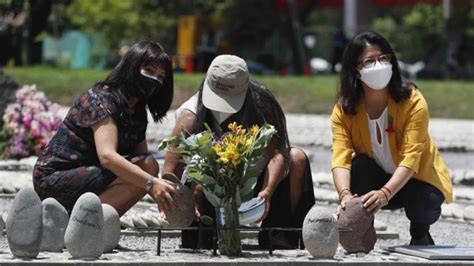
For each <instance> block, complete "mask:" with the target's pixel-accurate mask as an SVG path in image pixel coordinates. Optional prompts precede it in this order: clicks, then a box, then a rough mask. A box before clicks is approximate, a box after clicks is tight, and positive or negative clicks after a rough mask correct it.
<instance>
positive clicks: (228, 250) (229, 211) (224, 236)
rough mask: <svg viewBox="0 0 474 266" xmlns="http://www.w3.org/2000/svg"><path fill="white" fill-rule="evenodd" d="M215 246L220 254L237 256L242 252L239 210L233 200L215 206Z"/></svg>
mask: <svg viewBox="0 0 474 266" xmlns="http://www.w3.org/2000/svg"><path fill="white" fill-rule="evenodd" d="M216 221H217V239H218V241H217V246H218V247H219V253H220V254H221V255H228V256H237V255H239V254H240V253H241V252H242V244H241V242H240V231H239V230H237V229H239V226H240V224H239V212H238V208H237V204H236V202H235V201H231V202H229V203H227V204H225V205H222V206H218V207H216Z"/></svg>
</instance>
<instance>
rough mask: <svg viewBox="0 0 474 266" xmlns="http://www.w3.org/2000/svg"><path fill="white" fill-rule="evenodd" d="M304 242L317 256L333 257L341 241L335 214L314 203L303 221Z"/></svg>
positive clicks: (312, 253)
mask: <svg viewBox="0 0 474 266" xmlns="http://www.w3.org/2000/svg"><path fill="white" fill-rule="evenodd" d="M303 242H304V245H305V247H306V249H307V250H308V251H309V253H310V254H311V255H313V257H315V258H333V257H334V255H335V254H336V250H337V245H338V242H339V232H338V230H337V226H336V222H335V219H334V217H333V214H332V213H331V212H330V211H328V210H327V209H326V208H321V207H318V206H317V205H314V206H313V208H311V210H310V211H309V212H308V214H306V217H305V218H304V222H303Z"/></svg>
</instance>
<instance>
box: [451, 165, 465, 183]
mask: <svg viewBox="0 0 474 266" xmlns="http://www.w3.org/2000/svg"><path fill="white" fill-rule="evenodd" d="M465 174H466V170H464V169H456V170H454V171H452V172H451V178H452V180H451V181H452V183H453V185H458V184H459V183H461V181H462V180H463V179H464V175H465Z"/></svg>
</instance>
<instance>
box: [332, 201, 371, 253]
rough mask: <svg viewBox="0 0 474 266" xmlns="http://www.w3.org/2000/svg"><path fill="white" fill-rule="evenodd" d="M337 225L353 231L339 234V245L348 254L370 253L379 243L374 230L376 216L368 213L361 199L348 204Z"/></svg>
mask: <svg viewBox="0 0 474 266" xmlns="http://www.w3.org/2000/svg"><path fill="white" fill-rule="evenodd" d="M337 225H338V226H341V227H348V228H351V229H352V230H351V231H349V232H341V233H340V234H339V243H340V244H341V246H342V247H343V248H344V249H345V250H346V251H347V252H348V253H355V252H365V253H369V252H370V251H371V250H372V249H373V248H374V245H375V242H376V241H377V236H376V234H375V229H374V215H373V213H369V212H367V210H366V209H365V208H364V206H363V205H362V200H361V198H354V199H352V200H349V201H347V202H346V208H345V209H344V210H341V212H340V213H339V218H338V220H337Z"/></svg>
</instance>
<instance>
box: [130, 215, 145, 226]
mask: <svg viewBox="0 0 474 266" xmlns="http://www.w3.org/2000/svg"><path fill="white" fill-rule="evenodd" d="M132 221H133V227H135V228H147V227H148V224H147V223H146V222H145V220H143V218H142V217H141V216H138V215H135V216H133V217H132Z"/></svg>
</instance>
